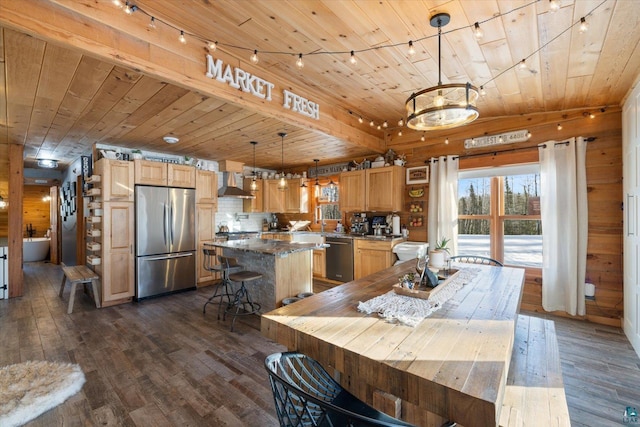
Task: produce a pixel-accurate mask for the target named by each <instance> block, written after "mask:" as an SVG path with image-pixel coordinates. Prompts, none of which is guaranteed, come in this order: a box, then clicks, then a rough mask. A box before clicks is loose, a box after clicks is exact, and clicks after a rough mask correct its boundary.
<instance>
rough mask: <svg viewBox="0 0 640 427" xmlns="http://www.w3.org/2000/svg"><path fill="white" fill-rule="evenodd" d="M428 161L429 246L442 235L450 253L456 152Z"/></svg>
mask: <svg viewBox="0 0 640 427" xmlns="http://www.w3.org/2000/svg"><path fill="white" fill-rule="evenodd" d="M429 163H430V166H431V170H430V175H429V219H428V223H427V225H428V227H429V228H428V230H427V232H428V235H429V248H430V249H433V248H435V246H436V242H437V241H438V240H441V239H442V238H443V237H446V238H447V239H451V241H450V242H449V245H448V248H449V251H450V252H451V254H452V255H453V254H456V253H457V248H458V164H459V160H458V156H446V157H444V156H440V157H438V158H434V157H432V158H431V159H430V160H429Z"/></svg>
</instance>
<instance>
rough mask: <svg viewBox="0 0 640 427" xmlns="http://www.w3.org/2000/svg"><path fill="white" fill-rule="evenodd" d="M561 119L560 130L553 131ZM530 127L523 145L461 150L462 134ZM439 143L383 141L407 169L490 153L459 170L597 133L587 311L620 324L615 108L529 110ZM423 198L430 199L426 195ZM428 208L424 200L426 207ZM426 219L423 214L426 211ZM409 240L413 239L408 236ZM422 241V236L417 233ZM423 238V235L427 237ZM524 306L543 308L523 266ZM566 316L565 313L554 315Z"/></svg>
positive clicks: (533, 156)
mask: <svg viewBox="0 0 640 427" xmlns="http://www.w3.org/2000/svg"><path fill="white" fill-rule="evenodd" d="M558 123H561V124H562V126H563V129H562V130H560V131H559V130H558V129H557V124H558ZM518 129H528V130H529V131H530V132H531V133H532V137H531V139H530V140H529V141H527V142H526V143H520V144H510V145H502V146H494V147H492V149H490V150H487V149H484V151H483V150H482V149H478V150H477V151H476V150H474V151H465V150H464V146H463V141H464V139H465V138H471V137H473V136H476V137H477V136H482V135H484V134H488V135H493V134H496V133H501V132H505V131H509V130H518ZM446 136H448V138H449V144H446V145H445V144H444V138H445V137H444V136H443V137H442V138H440V139H439V140H438V141H436V142H434V141H433V140H431V141H429V139H428V140H427V142H426V143H420V142H419V141H418V142H416V141H411V140H409V139H397V138H396V139H395V140H394V139H393V138H389V139H388V141H387V144H388V146H389V147H390V148H393V149H394V150H395V151H396V152H397V153H406V154H407V159H408V163H407V167H412V166H422V165H424V162H425V160H427V159H428V158H430V157H437V156H441V155H447V154H461V155H464V154H476V153H478V152H485V153H491V154H489V155H486V156H478V157H472V158H466V159H465V158H462V159H461V160H460V168H461V169H467V168H479V167H492V166H501V165H507V164H517V163H527V162H535V161H537V157H538V153H537V150H535V149H532V150H527V151H514V152H504V153H498V154H496V155H494V154H493V152H494V151H497V152H499V151H502V150H509V149H512V148H514V146H517V147H535V146H536V145H537V144H540V143H543V142H546V141H549V140H558V141H559V140H562V139H566V138H569V137H573V136H584V137H595V138H596V140H595V141H593V142H589V145H588V148H587V159H586V161H587V187H588V188H587V191H588V203H589V234H588V247H587V252H588V254H587V281H590V282H592V283H594V284H595V285H596V298H595V301H589V300H587V315H586V316H585V317H584V318H585V319H588V320H590V321H593V322H597V323H602V324H609V325H614V326H618V327H619V326H620V325H621V317H622V308H623V304H622V303H623V283H622V278H623V277H622V275H623V270H622V230H623V223H622V221H623V215H622V121H621V113H620V109H619V108H609V109H607V110H606V111H605V112H597V114H596V117H595V118H594V119H590V118H589V117H585V115H584V112H583V111H575V112H559V113H545V114H535V115H534V114H532V115H528V116H517V117H509V118H504V119H497V120H492V121H485V122H483V123H479V124H477V125H475V124H474V125H473V126H467V127H466V129H465V128H461V130H458V131H455V130H452V131H450V132H449V134H448V135H446ZM425 200H428V198H426V199H425ZM426 208H428V206H427V204H426V203H425V210H426ZM425 217H426V214H425ZM409 237H410V238H411V240H415V239H414V238H412V237H417V235H414V236H412V235H411V234H410V236H409ZM419 237H420V240H422V237H423V236H422V235H420V236H419ZM425 240H426V236H425ZM521 307H522V309H526V310H532V311H538V312H544V310H543V308H542V277H541V270H540V269H527V274H526V283H525V289H524V295H523V298H522V305H521ZM555 314H558V315H561V316H563V315H566V313H555Z"/></svg>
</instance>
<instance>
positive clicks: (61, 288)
mask: <svg viewBox="0 0 640 427" xmlns="http://www.w3.org/2000/svg"><path fill="white" fill-rule="evenodd" d="M66 281H67V275H66V274H64V273H62V283H61V284H60V292H59V293H58V296H59V297H60V298H62V293H63V292H64V284H65V282H66Z"/></svg>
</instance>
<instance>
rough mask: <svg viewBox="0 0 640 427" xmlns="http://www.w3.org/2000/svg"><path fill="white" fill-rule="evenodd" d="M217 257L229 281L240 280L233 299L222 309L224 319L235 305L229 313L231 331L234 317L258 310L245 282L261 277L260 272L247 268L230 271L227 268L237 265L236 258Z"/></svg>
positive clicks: (234, 321) (258, 305) (258, 307)
mask: <svg viewBox="0 0 640 427" xmlns="http://www.w3.org/2000/svg"><path fill="white" fill-rule="evenodd" d="M218 259H219V260H220V265H222V266H223V268H224V269H225V270H226V271H227V277H228V278H229V281H231V282H240V288H239V289H238V290H237V291H236V292H235V294H234V298H233V301H231V302H229V303H228V304H227V308H226V309H225V310H224V315H223V317H222V320H226V317H227V313H229V312H231V311H232V310H233V308H234V307H235V312H233V313H232V314H231V315H232V316H233V320H232V321H231V332H233V326H234V325H235V323H236V318H237V317H238V316H246V315H249V314H258V313H259V312H260V304H259V303H257V302H253V301H252V300H251V295H250V294H249V291H248V290H247V287H246V286H245V283H246V282H251V281H253V280H258V279H261V278H262V274H260V273H257V272H255V271H247V270H243V271H238V272H236V273H231V272H230V271H229V269H230V268H231V267H232V266H235V265H238V261H237V259H236V258H229V257H225V256H222V255H218ZM240 310H242V312H240Z"/></svg>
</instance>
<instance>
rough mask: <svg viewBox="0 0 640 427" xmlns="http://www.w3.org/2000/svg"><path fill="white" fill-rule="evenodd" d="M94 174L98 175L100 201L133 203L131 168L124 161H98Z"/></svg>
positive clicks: (128, 163)
mask: <svg viewBox="0 0 640 427" xmlns="http://www.w3.org/2000/svg"><path fill="white" fill-rule="evenodd" d="M94 174H96V175H100V180H101V183H100V187H101V189H102V200H104V201H130V202H132V201H133V188H134V179H133V176H134V175H133V167H132V165H131V162H127V161H124V160H110V159H100V160H98V161H97V162H96V164H95V168H94Z"/></svg>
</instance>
